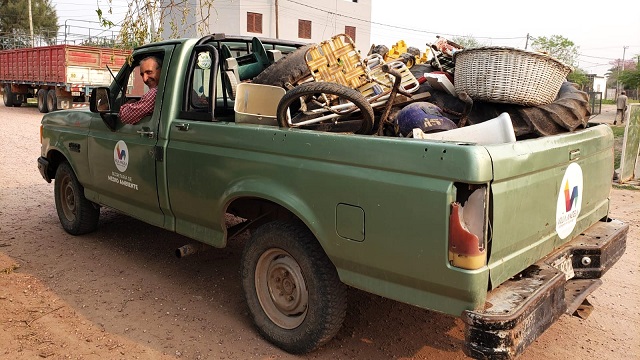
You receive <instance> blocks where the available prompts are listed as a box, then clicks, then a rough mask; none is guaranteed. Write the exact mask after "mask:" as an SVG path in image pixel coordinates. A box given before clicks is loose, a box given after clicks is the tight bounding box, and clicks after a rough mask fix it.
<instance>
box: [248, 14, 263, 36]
mask: <svg viewBox="0 0 640 360" xmlns="http://www.w3.org/2000/svg"><path fill="white" fill-rule="evenodd" d="M247 32H252V33H258V34H262V14H258V13H252V12H247Z"/></svg>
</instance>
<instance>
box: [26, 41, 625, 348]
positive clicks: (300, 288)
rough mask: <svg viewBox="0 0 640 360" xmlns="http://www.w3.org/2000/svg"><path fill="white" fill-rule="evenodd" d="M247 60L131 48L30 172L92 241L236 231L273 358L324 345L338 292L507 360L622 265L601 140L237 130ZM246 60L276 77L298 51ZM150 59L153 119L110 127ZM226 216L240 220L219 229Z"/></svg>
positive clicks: (242, 122) (608, 144)
mask: <svg viewBox="0 0 640 360" xmlns="http://www.w3.org/2000/svg"><path fill="white" fill-rule="evenodd" d="M252 46H253V47H255V46H256V43H255V41H254V40H253V39H249V38H243V37H225V36H220V35H216V36H214V35H211V36H207V37H204V38H201V39H182V40H169V41H163V42H159V43H154V44H149V45H144V46H142V47H140V48H138V49H136V50H135V51H134V53H133V56H132V61H131V62H130V63H129V64H127V65H125V66H123V68H122V69H121V70H120V71H119V72H118V74H117V75H115V76H114V81H113V83H112V85H111V86H110V87H109V88H101V89H96V90H94V94H93V95H92V98H91V109H90V110H83V109H76V110H65V111H58V112H54V113H49V114H46V115H44V117H43V119H42V127H41V143H42V153H41V157H40V158H39V159H38V168H39V170H40V173H41V174H42V176H43V178H44V179H45V180H46V181H48V182H51V181H52V180H53V179H55V183H54V197H55V203H56V208H57V213H58V216H59V218H60V222H61V224H62V227H63V228H64V229H65V230H66V231H67V232H69V233H71V234H74V235H81V234H84V233H88V232H91V231H95V230H96V228H97V226H98V218H99V215H100V208H101V207H103V206H105V207H109V208H113V209H116V210H118V211H120V212H122V213H125V214H128V215H130V216H132V217H135V218H137V219H140V220H142V221H144V222H147V223H149V224H153V225H155V226H158V227H160V228H164V229H167V230H170V231H173V232H176V233H179V234H182V235H185V236H187V237H189V238H191V239H194V240H195V242H194V243H193V244H187V246H185V247H184V248H180V249H178V254H181V255H186V254H188V253H190V252H193V251H195V250H197V249H199V248H200V247H202V246H211V247H217V248H222V247H225V246H226V245H227V242H228V241H233V240H234V239H236V235H238V234H239V233H241V232H244V231H246V230H250V231H251V236H250V239H248V240H247V242H246V245H245V250H244V252H243V256H242V263H241V264H240V271H241V279H242V286H243V289H244V293H245V297H246V302H247V305H248V308H249V311H250V314H251V316H252V318H253V320H254V322H255V325H256V327H257V330H258V331H259V332H260V333H261V334H262V335H263V336H264V337H265V338H266V339H267V340H268V341H270V342H272V343H274V344H276V345H277V346H279V347H281V348H282V349H284V350H286V351H288V352H291V353H306V352H310V351H313V350H315V349H316V348H318V347H319V346H321V345H322V344H324V343H326V342H328V341H329V340H330V339H331V338H332V337H333V336H334V335H335V334H336V333H337V331H338V330H339V328H340V327H341V325H342V322H343V320H344V317H345V313H346V309H347V305H346V294H347V288H348V286H351V287H354V288H358V289H361V290H364V291H367V292H370V293H373V294H377V295H380V296H383V297H387V298H390V299H394V300H397V301H401V302H404V303H408V304H412V305H415V306H418V307H421V308H424V309H429V310H433V311H438V312H442V313H446V314H450V315H452V316H456V317H461V318H462V319H463V321H464V323H465V327H466V329H465V338H466V341H465V352H466V353H467V354H468V355H470V356H472V357H475V358H487V357H496V358H515V357H517V356H518V355H519V354H521V353H522V352H523V351H524V350H525V348H526V346H527V345H529V344H530V343H531V342H532V341H534V340H535V339H536V338H537V337H538V336H539V335H540V334H542V333H543V332H544V331H545V330H546V329H547V328H548V327H549V326H551V325H552V324H553V323H554V322H555V321H556V320H557V319H558V318H559V317H560V316H561V315H563V314H572V313H574V311H575V310H576V309H577V308H579V307H580V306H583V301H584V299H585V297H586V296H587V295H588V294H590V293H591V292H593V291H594V290H595V289H596V288H597V287H598V285H599V284H600V283H601V280H600V277H601V276H602V275H603V274H604V273H605V272H606V271H607V270H608V269H609V268H610V267H611V266H613V264H614V263H615V262H616V261H617V260H618V259H619V258H620V257H621V256H622V254H623V253H624V251H625V247H626V238H627V232H628V225H626V224H624V223H622V222H620V221H617V220H613V219H611V218H609V217H608V211H609V194H610V190H611V177H612V174H613V156H614V155H613V135H612V132H611V130H610V129H609V127H608V126H605V125H593V126H592V125H589V126H587V127H586V128H584V129H580V130H577V131H573V132H565V133H562V134H558V135H553V136H544V137H538V138H530V139H523V140H521V139H518V141H515V142H507V143H501V144H489V145H480V144H477V143H473V142H464V141H446V140H445V141H441V140H428V139H409V138H404V137H389V136H374V135H364V134H357V133H345V132H332V131H319V130H309V129H301V128H290V127H287V126H278V122H276V120H274V119H273V118H270V117H269V116H265V118H263V117H262V116H261V115H260V114H253V115H247V114H245V113H242V114H240V113H239V112H238V111H237V105H238V103H239V102H240V101H241V99H242V94H240V92H239V91H238V92H236V90H237V86H240V85H242V83H246V82H248V81H247V80H248V79H249V80H250V78H251V77H252V76H255V73H257V72H260V70H261V69H258V70H255V69H251V68H250V67H248V68H247V67H243V66H244V64H243V61H245V60H246V57H247V56H248V55H251V54H252V53H256V51H255V50H256V49H255V48H253V49H252ZM262 46H264V48H265V49H266V53H267V54H268V55H270V56H269V59H271V60H270V61H271V62H274V63H277V62H278V61H282V59H286V58H287V57H288V56H290V55H291V54H294V53H295V52H294V50H296V48H298V47H300V46H302V44H295V43H289V42H285V41H280V40H269V39H264V40H263V41H262ZM220 53H226V54H227V56H223V57H224V58H225V61H223V60H221V59H222V57H221V56H220V55H219V54H220ZM260 53H261V54H263V55H264V53H265V51H261V52H260ZM288 53H291V54H290V55H286V54H288ZM229 54H231V55H232V57H233V58H234V59H235V60H237V61H236V63H237V64H236V65H239V66H236V67H234V66H233V65H234V64H233V62H229V61H226V60H227V57H228V55H229ZM282 54H285V55H286V56H285V57H284V58H282V59H281V60H278V57H279V55H282ZM149 55H154V56H156V57H158V58H160V59H162V70H161V76H160V79H159V85H158V90H157V96H156V100H155V109H154V111H153V114H152V115H151V116H147V117H145V118H143V119H142V121H140V122H138V123H137V124H134V125H130V124H123V123H122V122H120V121H119V119H118V108H119V106H120V105H121V104H123V103H124V102H125V101H127V100H128V99H130V98H135V97H138V96H140V95H141V94H142V92H143V89H142V88H141V87H140V86H139V83H140V79H136V77H137V75H138V73H139V70H138V66H139V64H138V62H139V61H140V59H142V58H144V57H146V56H149ZM254 60H255V59H254ZM230 65H231V66H230ZM238 69H243V71H245V70H246V71H245V73H244V74H242V71H240V73H238ZM267 69H268V67H267ZM234 71H235V73H234ZM230 75H232V76H230ZM233 75H235V76H233ZM237 80H240V82H241V83H237ZM234 81H235V82H234ZM283 91H284V88H283ZM290 91H291V90H290ZM252 99H253V100H254V101H260V99H256V98H252ZM247 100H248V99H246V98H244V99H243V101H247ZM276 102H277V101H276ZM276 105H277V104H272V107H275V106H276ZM247 117H249V118H251V117H253V121H251V120H250V121H247ZM227 214H232V215H235V216H237V217H239V218H241V219H243V221H242V222H241V223H240V224H239V225H234V226H229V227H227V225H226V222H225V218H226V216H227ZM194 244H197V245H194ZM425 336H428V334H425Z"/></svg>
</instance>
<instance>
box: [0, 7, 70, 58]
mask: <svg viewBox="0 0 640 360" xmlns="http://www.w3.org/2000/svg"><path fill="white" fill-rule="evenodd" d="M28 5H29V2H28V1H26V0H20V1H15V0H0V39H2V40H1V41H2V43H1V44H0V46H2V47H3V48H5V47H24V46H31V33H30V30H29V7H28ZM31 17H32V20H33V36H34V42H37V43H40V42H42V41H44V42H45V43H46V44H48V45H51V44H53V43H55V40H56V36H57V34H58V15H57V14H56V10H55V9H54V8H53V6H52V5H51V0H31Z"/></svg>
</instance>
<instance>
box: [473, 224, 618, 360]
mask: <svg viewBox="0 0 640 360" xmlns="http://www.w3.org/2000/svg"><path fill="white" fill-rule="evenodd" d="M628 231H629V225H627V224H624V223H622V222H620V221H617V220H611V219H609V220H608V221H601V222H598V223H596V224H595V225H593V226H592V227H591V228H589V229H587V230H586V231H585V232H584V233H582V234H580V235H579V236H577V237H576V238H574V239H573V240H571V241H570V242H569V243H567V244H565V245H564V246H562V247H561V248H559V249H557V250H556V251H554V252H553V253H552V254H550V255H549V256H547V257H546V258H545V259H542V260H540V261H539V262H537V263H536V264H534V265H532V266H530V267H529V268H527V269H526V270H524V271H523V272H522V273H520V274H518V275H517V276H515V277H513V278H511V279H509V280H508V281H506V282H505V283H503V284H501V285H500V286H499V287H497V288H496V289H494V290H492V291H491V292H490V293H489V294H488V295H487V300H486V303H485V308H484V309H483V310H475V311H465V312H464V313H463V314H462V320H463V321H464V323H465V353H466V354H467V355H469V356H471V357H473V358H476V359H489V358H491V359H514V358H516V357H517V356H518V355H520V354H521V353H522V352H523V351H524V350H525V349H526V347H527V346H528V345H529V344H531V343H532V342H533V341H534V340H535V339H537V338H538V336H540V335H541V334H542V333H543V332H544V331H545V330H546V329H547V328H549V327H550V326H551V325H552V324H553V323H554V322H555V321H556V320H558V318H560V316H561V315H563V314H565V313H567V314H573V313H574V312H575V311H576V310H577V309H578V308H579V307H580V306H581V305H582V304H583V303H584V301H585V300H586V297H587V296H588V295H589V294H591V293H592V292H593V291H594V290H595V289H597V288H598V286H600V284H601V283H602V281H601V280H600V279H599V278H600V277H601V276H602V275H603V274H604V273H605V272H606V271H607V270H608V269H609V268H611V266H612V265H613V264H614V263H615V262H616V261H618V259H620V257H621V256H622V254H623V253H624V251H625V248H626V239H627V233H628ZM564 260H567V261H564ZM559 264H563V266H559ZM566 264H570V266H569V267H567V266H565V265H566Z"/></svg>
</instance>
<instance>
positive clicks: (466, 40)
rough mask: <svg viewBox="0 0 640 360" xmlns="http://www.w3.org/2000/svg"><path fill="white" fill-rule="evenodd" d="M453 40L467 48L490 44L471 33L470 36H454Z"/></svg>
mask: <svg viewBox="0 0 640 360" xmlns="http://www.w3.org/2000/svg"><path fill="white" fill-rule="evenodd" d="M451 41H453V42H454V43H456V44H458V45H460V46H462V47H463V48H465V49H473V48H478V47H483V46H489V44H485V43H483V42H481V41H479V40H478V39H476V38H474V37H473V36H471V35H468V36H454V37H453V38H452V39H451Z"/></svg>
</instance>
